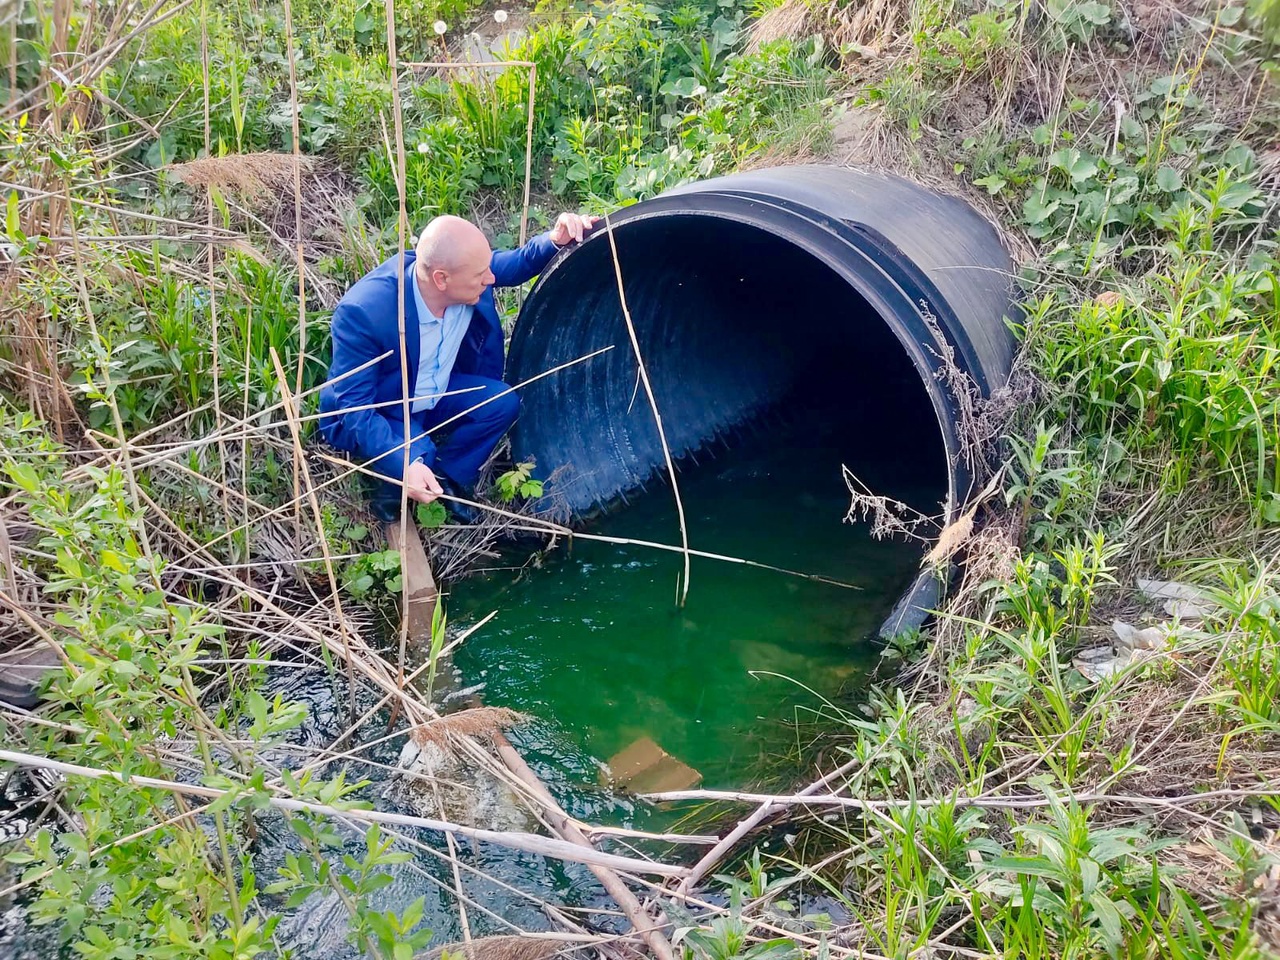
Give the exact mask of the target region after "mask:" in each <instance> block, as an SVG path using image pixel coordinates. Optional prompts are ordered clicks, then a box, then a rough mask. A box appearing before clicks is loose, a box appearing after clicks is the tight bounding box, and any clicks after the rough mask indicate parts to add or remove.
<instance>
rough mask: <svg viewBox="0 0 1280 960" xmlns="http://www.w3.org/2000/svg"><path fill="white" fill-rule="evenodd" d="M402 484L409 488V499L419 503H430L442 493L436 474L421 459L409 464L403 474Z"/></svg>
mask: <svg viewBox="0 0 1280 960" xmlns="http://www.w3.org/2000/svg"><path fill="white" fill-rule="evenodd" d="M404 485H405V486H406V487H408V488H409V499H410V500H417V501H418V502H419V503H430V502H431V501H432V500H434V499H435V498H436V497H438V496H440V494H442V493H444V490H443V489H441V487H440V481H439V480H437V479H436V475H435V474H434V473H432V472H431V468H430V467H428V466H427V465H426V464H425V463H423V462H422V461H421V460H416V461H414V462H413V463H411V464H409V469H408V470H407V471H405V475H404Z"/></svg>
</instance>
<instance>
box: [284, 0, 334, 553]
mask: <svg viewBox="0 0 1280 960" xmlns="http://www.w3.org/2000/svg"><path fill="white" fill-rule="evenodd" d="M284 40H285V49H286V53H287V54H288V58H289V112H290V114H291V115H292V122H293V229H294V243H295V244H296V245H297V256H298V374H297V380H296V381H295V382H294V387H293V392H294V393H301V392H302V370H303V366H304V365H305V364H306V359H307V292H306V290H307V264H306V261H305V260H304V259H303V256H302V144H301V143H300V142H299V138H300V136H301V131H300V125H299V121H298V70H297V66H296V64H295V63H294V49H293V4H292V3H291V2H290V0H284ZM299 413H301V411H299ZM302 456H303V454H302V447H301V446H299V447H298V448H297V449H296V450H295V451H294V455H293V497H294V500H295V501H296V500H298V489H299V487H298V485H299V484H300V483H301V476H300V474H301V473H302V471H303V469H304V465H303V462H302ZM293 529H294V536H295V537H296V539H295V541H294V542H295V544H296V545H297V546H298V547H299V548H301V546H302V504H301V502H299V503H298V504H297V506H295V507H294V509H293ZM320 536H321V538H323V537H324V528H323V527H321V528H320Z"/></svg>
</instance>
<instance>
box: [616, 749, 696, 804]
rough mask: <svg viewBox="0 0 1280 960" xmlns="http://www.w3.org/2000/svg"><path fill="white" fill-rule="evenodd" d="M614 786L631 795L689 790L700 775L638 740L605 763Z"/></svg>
mask: <svg viewBox="0 0 1280 960" xmlns="http://www.w3.org/2000/svg"><path fill="white" fill-rule="evenodd" d="M609 769H610V771H612V773H613V782H614V784H615V785H616V786H618V787H620V788H622V789H624V790H628V791H630V792H631V793H662V792H664V791H666V790H689V789H691V788H693V787H696V786H697V785H698V784H700V783H702V774H700V773H699V772H698V771H697V770H695V769H693V767H691V766H689V765H688V764H687V763H684V762H682V761H680V760H677V759H676V758H675V757H673V756H671V754H669V753H667V751H665V750H663V749H662V748H661V747H660V746H658V745H657V744H656V743H654V742H653V741H652V740H651V739H649V738H648V737H641V738H640V739H639V740H637V741H636V742H635V743H633V744H631V745H630V746H629V747H626V748H625V749H623V750H621V751H620V752H618V753H616V754H614V755H613V757H611V758H610V760H609Z"/></svg>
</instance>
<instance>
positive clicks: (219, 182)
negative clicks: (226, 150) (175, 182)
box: [172, 153, 315, 201]
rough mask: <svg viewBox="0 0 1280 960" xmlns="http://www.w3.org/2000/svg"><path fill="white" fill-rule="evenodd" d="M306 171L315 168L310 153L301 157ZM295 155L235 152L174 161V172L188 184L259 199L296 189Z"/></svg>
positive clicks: (243, 197)
mask: <svg viewBox="0 0 1280 960" xmlns="http://www.w3.org/2000/svg"><path fill="white" fill-rule="evenodd" d="M298 160H299V162H300V163H301V165H302V172H303V173H304V174H311V173H313V172H314V170H315V162H314V161H313V160H312V159H311V158H310V157H299V158H298ZM293 164H294V157H293V155H292V154H289V153H233V154H230V155H228V156H225V157H201V158H200V159H199V160H190V161H188V162H186V163H179V164H175V165H174V166H173V168H172V172H173V174H174V176H176V177H177V178H178V179H179V180H181V181H182V182H183V183H185V184H186V185H187V186H189V187H216V188H217V189H219V190H222V191H224V192H228V193H232V194H234V195H235V196H237V197H239V198H240V199H242V200H246V201H258V200H262V199H264V198H266V197H268V196H273V195H276V194H279V193H283V192H288V193H290V194H292V192H293Z"/></svg>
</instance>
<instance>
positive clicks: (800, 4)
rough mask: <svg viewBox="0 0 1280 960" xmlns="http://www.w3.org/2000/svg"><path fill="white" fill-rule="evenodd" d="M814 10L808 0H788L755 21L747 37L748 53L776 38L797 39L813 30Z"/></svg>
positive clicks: (757, 49)
mask: <svg viewBox="0 0 1280 960" xmlns="http://www.w3.org/2000/svg"><path fill="white" fill-rule="evenodd" d="M812 28H813V10H812V9H811V7H810V5H809V3H808V2H806V0H786V2H785V3H783V4H782V6H780V7H775V8H774V9H772V10H770V11H769V12H768V13H766V14H765V15H764V16H763V17H761V18H760V19H759V20H757V21H756V22H755V24H753V25H752V27H751V34H750V36H749V37H748V39H747V53H756V52H757V51H759V50H760V48H761V47H763V46H764V45H765V44H768V43H773V42H774V41H776V40H787V39H791V40H794V39H797V38H799V37H803V36H805V35H807V34H809V33H811V32H812Z"/></svg>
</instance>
